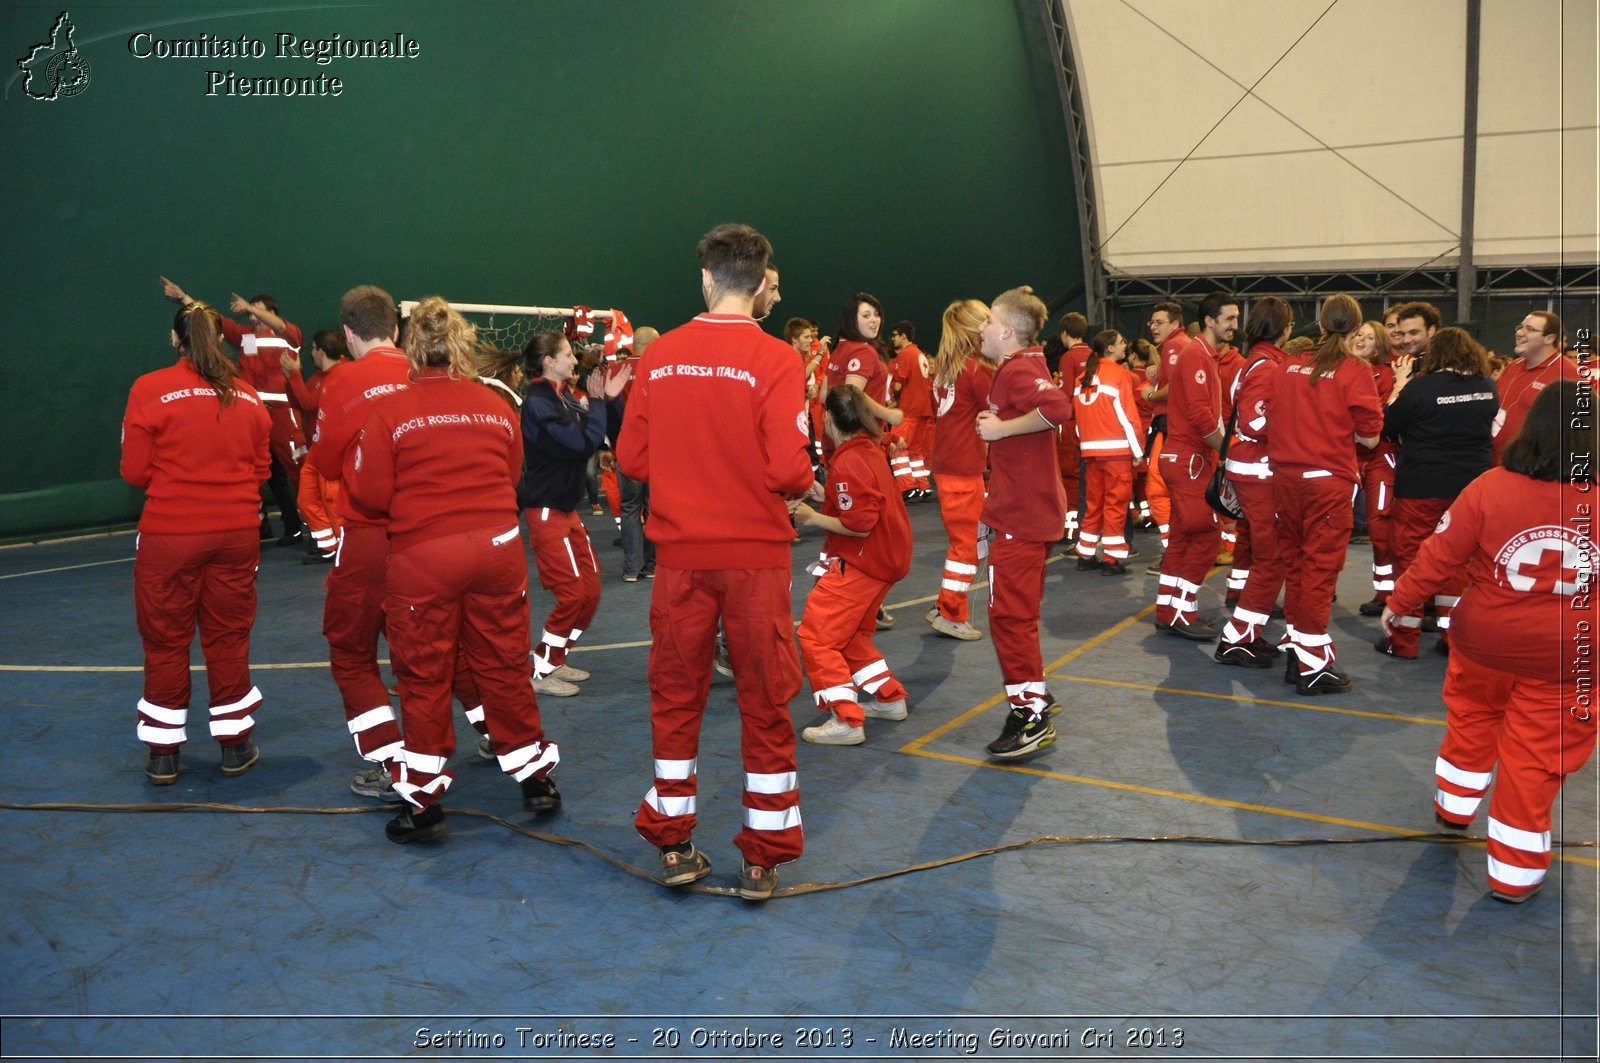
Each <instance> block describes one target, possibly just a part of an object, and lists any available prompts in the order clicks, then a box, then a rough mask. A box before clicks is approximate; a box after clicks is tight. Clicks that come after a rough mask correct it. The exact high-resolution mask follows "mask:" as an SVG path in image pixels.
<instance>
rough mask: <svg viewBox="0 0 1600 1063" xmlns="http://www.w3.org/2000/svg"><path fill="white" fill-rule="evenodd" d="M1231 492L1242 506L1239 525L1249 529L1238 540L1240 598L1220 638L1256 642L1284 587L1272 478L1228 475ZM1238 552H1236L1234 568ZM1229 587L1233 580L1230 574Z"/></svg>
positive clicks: (1235, 569)
mask: <svg viewBox="0 0 1600 1063" xmlns="http://www.w3.org/2000/svg"><path fill="white" fill-rule="evenodd" d="M1228 482H1229V483H1231V484H1233V493H1234V494H1235V495H1237V496H1238V497H1239V504H1240V505H1242V506H1243V507H1244V519H1243V520H1241V521H1240V522H1239V527H1240V528H1247V529H1249V531H1248V534H1246V535H1241V536H1240V537H1239V541H1240V542H1241V543H1243V544H1244V549H1245V550H1246V551H1247V553H1246V554H1245V558H1244V561H1243V564H1244V581H1243V583H1242V584H1241V586H1240V587H1239V600H1238V601H1237V602H1236V603H1234V607H1233V618H1232V619H1230V620H1229V621H1228V626H1227V627H1225V628H1223V629H1222V641H1223V642H1228V643H1234V642H1255V641H1256V640H1257V639H1259V638H1261V636H1262V634H1263V629H1265V628H1266V626H1267V621H1269V620H1271V619H1272V607H1273V606H1274V605H1277V604H1278V592H1279V591H1281V590H1282V589H1283V558H1282V557H1281V556H1280V555H1279V546H1278V528H1277V522H1278V519H1277V508H1276V504H1275V503H1274V502H1273V499H1272V481H1271V480H1261V479H1256V478H1254V477H1245V476H1240V477H1238V478H1234V477H1232V476H1230V477H1228ZM1238 559H1239V554H1238V553H1237V552H1235V554H1234V560H1235V563H1236V567H1235V568H1234V572H1238V571H1239V569H1238V567H1237V564H1238ZM1228 586H1229V588H1230V589H1231V588H1232V586H1233V580H1232V578H1231V576H1230V578H1229V581H1228Z"/></svg>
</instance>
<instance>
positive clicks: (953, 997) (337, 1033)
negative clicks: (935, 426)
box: [0, 505, 1600, 1060]
mask: <svg viewBox="0 0 1600 1063" xmlns="http://www.w3.org/2000/svg"><path fill="white" fill-rule="evenodd" d="M912 519H913V526H914V528H915V530H916V533H917V552H916V563H915V567H914V569H913V571H912V574H911V576H910V577H909V578H908V579H906V580H905V581H904V582H903V583H902V584H900V586H899V587H897V588H896V590H895V591H894V592H892V593H891V595H890V599H889V600H890V604H891V607H892V611H893V612H894V613H895V615H896V617H897V620H898V622H897V624H896V625H895V627H894V628H893V629H892V630H890V631H887V632H885V633H883V634H882V635H881V637H880V641H879V644H880V646H881V648H882V649H883V650H884V651H885V653H886V655H887V657H888V660H889V662H890V663H891V665H892V666H893V667H894V669H895V671H896V672H897V673H898V675H899V676H900V677H901V679H902V680H903V681H904V683H905V684H906V686H907V687H908V688H909V689H910V690H911V695H912V697H911V705H912V712H911V715H910V718H909V719H907V720H905V721H903V722H898V723H889V722H884V721H877V720H873V721H869V727H868V740H867V743H866V745H864V746H860V747H853V748H827V747H814V746H809V745H805V744H803V743H802V744H801V746H800V750H799V760H800V779H801V789H802V794H803V798H802V807H803V810H804V818H805V826H806V854H805V856H804V857H803V858H802V859H801V860H799V861H798V862H796V863H794V864H791V865H788V866H785V867H784V868H782V869H781V872H780V874H781V881H780V890H779V893H778V895H777V896H775V897H774V898H773V899H772V900H771V901H770V902H768V903H766V904H765V905H752V904H749V903H747V902H744V901H741V900H740V899H738V897H737V896H736V895H735V894H734V892H733V889H732V887H733V884H734V880H735V877H736V874H737V870H738V854H737V853H736V852H735V851H734V850H733V849H732V846H731V845H730V844H729V839H730V838H731V836H732V835H733V833H734V831H735V830H736V829H737V823H738V818H739V815H740V800H739V797H740V795H739V783H740V774H739V762H738V759H737V735H736V730H737V715H736V711H735V706H734V702H733V687H732V683H731V681H729V680H727V679H722V678H719V679H717V681H716V682H714V683H713V685H712V693H711V701H710V705H709V708H708V711H707V716H706V722H705V733H704V738H703V743H702V749H701V761H700V763H701V773H700V787H701V800H700V806H701V807H700V811H701V821H702V822H701V828H700V831H699V835H698V841H699V842H700V844H701V846H702V847H703V848H704V849H705V850H707V852H708V853H709V855H710V857H711V859H712V862H713V865H714V871H713V873H712V875H711V877H709V878H707V879H706V880H704V881H703V882H702V883H701V884H699V885H698V886H696V887H694V888H691V889H689V890H686V891H671V890H667V889H664V888H662V887H661V886H659V885H658V884H656V883H655V882H654V881H653V880H652V878H651V875H652V873H653V872H654V870H655V864H656V858H655V853H654V851H653V850H652V849H650V848H649V847H648V846H646V845H645V844H644V843H643V842H642V841H640V839H639V838H638V836H637V835H636V834H635V833H634V831H633V827H632V817H633V812H634V809H635V807H636V806H637V804H638V802H639V800H640V798H641V796H642V795H643V793H644V791H645V790H646V789H647V788H648V786H649V785H650V778H649V776H650V774H651V771H650V750H649V744H648V738H649V726H648V715H649V695H648V691H647V689H646V685H645V660H646V655H647V653H648V650H649V639H650V633H649V630H648V627H647V624H646V599H647V595H649V593H650V586H651V585H650V584H649V583H648V582H640V583H636V584H629V583H624V582H622V580H621V578H620V571H621V569H620V560H621V556H620V551H619V550H617V549H616V548H615V547H613V546H612V539H613V537H614V535H615V532H614V531H613V529H612V526H611V521H610V518H609V517H585V520H586V521H587V522H588V525H589V527H590V529H591V534H592V535H593V538H594V540H595V543H596V548H597V551H598V553H599V554H600V556H601V560H602V564H603V565H604V566H605V567H606V572H605V584H604V597H603V600H602V602H601V606H600V612H599V615H598V616H597V618H596V620H595V622H594V624H593V626H592V628H591V629H590V630H589V631H588V632H587V633H586V634H585V635H584V638H583V642H582V644H581V646H580V650H579V652H578V653H577V654H576V655H575V656H574V658H573V663H575V664H577V665H580V666H581V667H583V668H586V669H589V670H591V671H592V672H593V673H594V677H593V679H591V680H590V681H589V682H587V683H585V684H584V685H583V693H582V694H581V695H580V696H578V697H573V698H566V699H546V700H545V701H544V702H543V712H544V719H545V726H546V729H547V730H548V732H549V733H550V735H551V737H552V738H554V739H555V740H556V741H558V742H559V743H560V745H561V749H562V754H563V759H562V765H561V768H560V772H559V776H558V778H559V783H560V786H561V790H562V793H563V794H564V796H565V801H566V803H565V807H564V808H563V810H562V811H561V812H559V813H558V814H556V815H553V816H547V817H544V818H540V819H534V818H533V817H530V816H528V815H526V814H524V813H523V812H522V811H521V805H520V800H519V794H518V790H517V787H516V786H515V785H514V784H513V783H511V782H510V781H509V780H507V779H506V778H504V777H503V776H502V775H500V774H499V772H498V771H497V769H496V768H495V766H494V765H493V764H492V763H491V762H488V761H484V760H481V759H479V757H478V756H477V755H476V752H475V743H474V742H473V741H472V740H471V739H472V737H473V736H472V735H471V732H470V730H469V729H468V727H467V726H466V724H465V722H464V721H460V720H459V719H458V726H457V734H458V735H459V736H461V743H460V744H461V748H460V749H459V750H458V752H457V755H456V758H455V769H456V771H457V779H456V784H455V786H454V788H453V789H452V790H451V791H450V794H449V797H448V800H447V806H448V808H449V810H450V816H451V834H450V837H449V839H448V841H447V842H445V843H444V844H442V845H439V846H434V847H423V846H403V847H402V846H396V845H393V844H391V843H389V842H388V841H387V840H385V838H384V835H383V824H384V821H385V819H386V818H387V816H388V815H390V814H392V810H391V809H390V808H389V807H387V806H383V805H380V804H379V803H378V802H376V801H371V800H368V799H365V798H360V797H357V796H355V795H353V794H352V793H351V792H350V790H349V786H348V783H349V777H350V775H351V772H352V770H353V769H354V768H355V767H357V762H356V760H355V758H354V754H353V751H352V748H351V746H350V743H349V739H348V737H347V736H346V733H345V730H344V727H343V723H342V718H341V715H340V711H339V699H338V696H337V693H336V691H335V689H334V685H333V682H332V680H331V678H330V676H329V674H328V670H327V666H326V661H327V656H326V648H325V645H324V643H323V641H322V639H321V635H320V619H321V600H322V589H321V585H322V580H323V578H324V575H325V570H324V569H322V568H320V567H307V566H303V565H301V564H300V563H299V557H298V555H297V553H295V552H293V551H291V550H289V549H283V548H275V547H268V548H266V549H265V550H264V552H263V557H262V564H261V574H260V611H259V618H258V620H257V623H256V630H255V641H254V647H253V653H252V656H253V659H254V661H255V666H256V672H255V679H256V682H257V684H258V685H259V686H260V688H261V690H262V691H263V693H264V694H265V696H266V702H265V704H264V706H263V707H262V708H261V709H260V710H259V712H258V714H257V718H258V721H259V726H258V728H257V731H256V741H257V742H258V743H259V745H260V747H261V749H262V759H261V762H260V763H259V764H258V765H257V766H256V767H255V769H254V770H253V771H251V772H250V773H249V774H247V775H245V776H242V777H240V778H236V779H224V778H222V777H221V776H220V774H219V773H218V770H217V761H218V758H217V752H216V748H215V747H214V746H213V745H212V744H211V743H210V741H209V740H208V739H205V738H204V737H203V731H204V728H203V725H202V726H201V727H200V728H197V729H191V734H192V735H194V734H195V732H196V731H198V732H199V734H198V735H196V737H195V740H193V741H191V742H190V743H189V745H188V747H186V749H185V753H184V758H183V768H184V771H183V775H182V778H181V779H180V780H179V782H178V784H177V785H175V786H171V787H166V788H160V789H157V788H155V787H152V786H151V785H150V784H149V783H148V782H147V781H146V779H145V776H144V772H143V766H144V755H143V747H142V746H141V745H140V744H139V743H138V742H137V741H136V740H135V738H134V704H135V702H136V700H137V699H138V697H139V693H140V676H139V662H140V652H139V642H138V638H137V634H136V632H135V630H134V622H133V606H132V598H131V590H130V581H131V568H132V565H131V560H132V557H133V550H134V538H133V536H132V535H131V534H128V533H123V534H111V535H99V536H91V537H85V538H80V539H74V540H65V541H57V542H48V543H42V544H37V545H26V546H16V547H9V548H5V549H0V647H3V649H0V727H3V737H4V749H5V756H4V765H5V768H4V779H5V784H4V789H3V792H0V797H3V805H0V807H3V810H4V811H3V815H0V825H3V828H4V829H3V831H0V838H3V848H0V860H3V866H4V868H5V888H4V897H5V905H4V912H3V915H0V926H3V943H4V944H3V949H4V952H3V957H0V960H3V966H0V970H3V987H0V1030H3V1033H0V1044H3V1048H0V1056H3V1057H4V1058H18V1059H21V1058H48V1059H131V1058H137V1059H180V1058H195V1059H200V1058H204V1059H228V1060H233V1059H295V1060H309V1059H463V1058H474V1059H476V1058H485V1059H533V1058H541V1059H542V1058H560V1059H671V1058H701V1059H758V1058H794V1059H802V1058H803V1059H896V1060H898V1059H958V1058H983V1059H1000V1058H1005V1059H1026V1060H1047V1059H1049V1060H1053V1059H1069V1058H1070V1059H1079V1058H1115V1059H1166V1058H1176V1057H1191V1058H1209V1059H1303V1058H1316V1059H1366V1058H1383V1059H1417V1060H1443V1059H1563V1058H1590V1059H1592V1058H1594V1057H1595V1051H1596V1021H1595V1017H1596V1007H1597V986H1600V982H1597V935H1596V896H1597V868H1600V862H1597V860H1596V848H1595V844H1596V807H1597V787H1596V772H1595V767H1594V765H1593V763H1591V764H1590V765H1589V767H1588V768H1586V769H1585V770H1584V771H1583V772H1581V773H1580V774H1578V775H1576V776H1574V777H1573V778H1572V779H1571V780H1569V782H1568V785H1567V787H1566V790H1565V793H1564V795H1563V797H1562V799H1561V801H1560V803H1559V805H1558V807H1557V810H1556V821H1555V825H1554V830H1553V836H1554V838H1555V839H1556V844H1557V848H1556V862H1555V865H1554V867H1553V868H1552V871H1551V875H1550V880H1549V882H1548V884H1547V885H1546V887H1545V889H1544V891H1543V892H1542V893H1541V894H1540V895H1539V896H1537V897H1536V898H1534V899H1533V900H1532V901H1530V902H1529V903H1527V904H1524V905H1521V906H1518V907H1513V906H1508V905H1504V904H1501V903H1498V902H1495V901H1493V900H1492V899H1490V898H1489V896H1488V894H1487V887H1486V884H1485V879H1484V866H1483V864H1484V850H1483V845H1482V827H1483V819H1482V818H1481V817H1480V819H1479V820H1478V821H1477V823H1476V824H1475V825H1474V828H1473V830H1472V831H1471V832H1469V834H1468V835H1467V836H1466V837H1465V838H1458V837H1443V836H1440V835H1438V834H1435V833H1434V825H1433V817H1432V812H1431V806H1430V803H1429V802H1430V797H1431V792H1432V770H1433V760H1434V754H1435V752H1436V750H1437V747H1438V743H1439V739H1440V736H1441V735H1442V733H1443V719H1444V709H1443V706H1442V704H1441V702H1440V700H1439V694H1438V691H1439V686H1440V681H1441V678H1442V676H1443V673H1444V666H1445V659H1444V658H1443V657H1442V656H1439V655H1437V654H1435V653H1433V652H1429V650H1430V643H1431V641H1432V639H1431V636H1430V637H1427V638H1426V639H1425V642H1424V649H1425V652H1424V653H1423V655H1422V657H1421V659H1420V660H1417V661H1414V662H1406V661H1396V660H1392V659H1389V658H1386V657H1382V656H1380V655H1378V654H1376V653H1374V652H1373V651H1372V650H1371V649H1370V648H1369V646H1370V643H1371V641H1372V639H1373V637H1374V624H1375V621H1373V620H1370V619H1366V618H1363V617H1360V616H1359V615H1357V614H1356V606H1357V605H1358V604H1359V603H1360V602H1362V601H1365V600H1366V599H1367V598H1368V597H1370V591H1369V590H1368V587H1367V584H1366V578H1365V569H1366V565H1367V564H1368V562H1369V560H1370V559H1369V556H1368V553H1367V549H1366V548H1365V547H1362V546H1356V547H1352V549H1351V551H1350V557H1349V562H1348V565H1347V567H1346V570H1345V573H1344V576H1343V579H1342V580H1341V583H1340V593H1339V601H1338V603H1337V604H1336V605H1335V606H1334V621H1333V631H1334V636H1335V638H1336V640H1337V642H1338V645H1339V647H1340V650H1341V652H1342V657H1341V660H1342V662H1343V663H1344V664H1345V665H1346V666H1347V667H1348V669H1349V670H1350V671H1351V672H1352V673H1353V674H1354V676H1355V678H1356V686H1355V689H1354V690H1353V691H1352V692H1351V693H1349V694H1346V695H1344V696H1340V697H1329V698H1318V699H1302V698H1300V697H1298V696H1297V695H1296V694H1295V693H1294V691H1293V689H1292V688H1291V687H1287V686H1285V685H1284V684H1283V683H1282V681H1281V677H1280V675H1279V673H1278V671H1277V670H1267V671H1245V670H1240V669H1231V668H1221V667H1219V666H1216V665H1215V664H1213V663H1212V661H1211V659H1210V653H1211V646H1209V645H1207V644H1196V643H1191V642H1185V641H1181V640H1177V639H1172V638H1168V637H1164V636H1161V635H1159V634H1157V633H1155V632H1154V630H1153V628H1152V626H1151V623H1150V614H1151V612H1152V602H1153V595H1154V588H1155V578H1154V577H1153V576H1147V575H1145V574H1144V567H1145V565H1146V564H1147V563H1148V562H1149V560H1150V559H1151V558H1152V557H1153V556H1154V553H1155V550H1156V546H1155V544H1154V541H1153V539H1152V538H1151V537H1150V536H1149V535H1141V536H1139V537H1137V538H1136V540H1135V545H1136V547H1137V548H1139V549H1140V550H1141V551H1142V552H1143V555H1144V556H1143V557H1142V558H1141V559H1139V560H1138V561H1137V562H1136V563H1135V565H1134V566H1133V574H1131V575H1129V576H1127V577H1122V578H1105V577H1102V576H1101V575H1100V574H1099V573H1097V572H1090V573H1079V572H1077V571H1076V569H1075V566H1074V565H1073V563H1072V561H1071V559H1070V558H1069V559H1066V560H1064V561H1063V560H1055V561H1052V563H1051V564H1050V566H1049V568H1048V569H1047V574H1048V578H1047V586H1046V595H1047V596H1046V601H1045V605H1044V619H1043V638H1044V658H1045V661H1046V662H1047V667H1048V670H1049V673H1050V676H1051V688H1052V690H1053V691H1054V693H1055V695H1056V697H1057V698H1058V699H1059V700H1060V701H1061V702H1062V703H1063V704H1064V705H1065V706H1066V709H1065V712H1064V713H1063V714H1062V715H1061V716H1059V717H1058V718H1057V729H1058V731H1059V739H1058V741H1057V743H1056V745H1055V746H1054V747H1053V748H1052V749H1050V750H1048V751H1047V752H1045V753H1044V754H1043V755H1041V756H1038V757H1037V758H1035V759H1032V760H1029V761H1026V762H1023V763H1008V764H1000V763H993V762H990V761H988V760H987V759H986V758H985V756H984V753H983V746H984V744H985V743H986V742H988V741H989V740H990V739H992V738H993V737H994V735H995V734H996V733H997V732H998V730H999V727H1000V723H1001V718H1002V713H1003V709H1002V708H1000V707H999V701H1000V698H999V693H1000V689H999V675H998V670H997V667H996V664H995V659H994V654H993V649H992V647H991V645H990V643H989V640H988V639H987V637H986V638H985V639H984V640H983V641H979V642H970V643H968V642H957V641H952V640H949V639H946V638H941V637H938V636H935V635H934V634H932V633H931V631H930V629H929V628H928V626H927V624H926V623H924V622H923V620H922V615H923V613H924V612H925V611H926V610H927V608H928V607H929V604H930V602H931V601H932V596H933V594H934V592H935V590H936V589H937V586H938V581H939V575H940V569H941V566H942V557H943V533H942V529H941V525H940V523H939V519H938V511H937V507H936V506H934V505H917V506H913V507H912ZM816 548H817V541H816V537H815V536H814V534H812V533H810V532H808V533H807V536H806V538H805V540H804V541H803V542H802V543H800V544H798V545H797V546H796V548H795V550H794V558H795V607H796V614H795V615H796V617H798V616H799V610H800V608H801V606H802V605H803V599H804V595H805V592H806V589H807V588H808V587H809V586H810V583H811V580H810V578H809V577H808V576H806V575H805V573H804V565H805V564H806V563H807V562H808V561H809V560H810V559H811V558H813V557H815V556H816ZM1220 586H1221V576H1220V575H1219V574H1215V573H1214V574H1213V575H1212V577H1211V579H1210V580H1209V581H1208V583H1207V586H1206V590H1205V592H1204V595H1203V597H1202V603H1201V604H1202V611H1203V612H1212V613H1215V612H1216V610H1217V609H1218V607H1219V598H1220V593H1221V592H1220ZM532 598H533V601H534V610H533V611H534V617H535V623H536V624H537V623H538V622H540V621H542V619H543V616H544V612H545V609H546V607H547V604H548V599H547V597H545V596H544V593H543V592H542V591H540V590H537V589H535V590H534V592H533V594H532ZM973 599H974V622H975V623H976V624H977V626H978V627H979V628H980V629H983V630H985V631H987V628H988V624H987V616H986V612H985V608H984V593H983V591H982V590H981V589H980V590H978V591H976V592H975V593H974V595H973ZM536 629H537V628H536ZM1508 637H1515V636H1514V633H1512V632H1508ZM196 660H197V661H198V657H196ZM196 687H197V689H196V694H195V703H196V704H197V705H204V703H205V702H204V679H203V675H200V676H197V683H196ZM793 715H794V719H795V725H796V727H797V728H798V727H803V726H807V725H809V724H810V723H812V722H814V721H815V720H816V714H815V713H814V711H813V709H812V707H811V703H810V700H809V692H808V691H802V693H801V695H800V696H799V697H798V698H796V700H795V702H794V705H793Z"/></svg>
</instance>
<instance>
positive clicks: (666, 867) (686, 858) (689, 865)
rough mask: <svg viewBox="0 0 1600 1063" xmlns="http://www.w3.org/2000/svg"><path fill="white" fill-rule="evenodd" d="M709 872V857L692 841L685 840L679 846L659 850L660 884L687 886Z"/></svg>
mask: <svg viewBox="0 0 1600 1063" xmlns="http://www.w3.org/2000/svg"><path fill="white" fill-rule="evenodd" d="M709 874H711V859H710V857H708V856H706V854H705V853H702V852H701V851H700V850H699V849H696V848H695V847H694V843H693V842H685V843H684V844H683V845H682V846H681V847H679V846H669V847H667V848H665V849H662V850H661V884H662V885H663V886H672V887H674V888H676V887H678V886H687V885H689V884H690V883H693V882H699V881H700V880H701V879H703V878H705V877H706V876H707V875H709Z"/></svg>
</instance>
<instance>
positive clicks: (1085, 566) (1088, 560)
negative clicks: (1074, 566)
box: [1078, 554, 1100, 572]
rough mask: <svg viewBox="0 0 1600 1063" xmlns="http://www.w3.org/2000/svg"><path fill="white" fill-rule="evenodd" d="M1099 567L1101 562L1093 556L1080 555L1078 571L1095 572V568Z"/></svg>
mask: <svg viewBox="0 0 1600 1063" xmlns="http://www.w3.org/2000/svg"><path fill="white" fill-rule="evenodd" d="M1099 567H1100V562H1099V561H1096V560H1095V559H1094V558H1092V557H1084V556H1083V555H1082V554H1079V555H1078V571H1079V572H1093V571H1094V570H1095V569H1097V568H1099Z"/></svg>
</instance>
